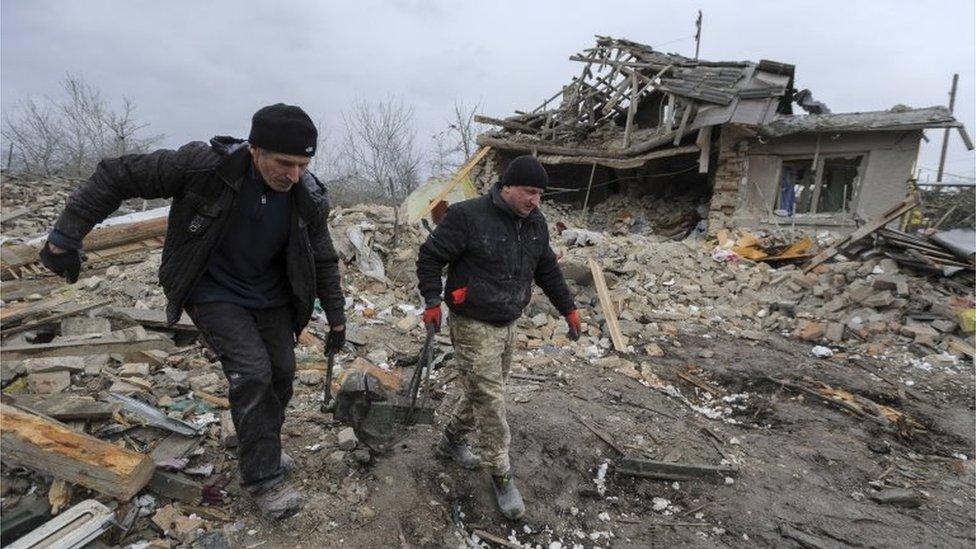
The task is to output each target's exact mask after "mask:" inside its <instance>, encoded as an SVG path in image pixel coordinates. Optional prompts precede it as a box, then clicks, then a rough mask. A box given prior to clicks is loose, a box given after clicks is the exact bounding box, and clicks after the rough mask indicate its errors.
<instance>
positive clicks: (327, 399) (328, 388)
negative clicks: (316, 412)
mask: <svg viewBox="0 0 976 549" xmlns="http://www.w3.org/2000/svg"><path fill="white" fill-rule="evenodd" d="M335 355H336V354H335V351H329V354H328V355H327V359H328V362H329V366H328V370H326V372H325V389H323V390H322V393H323V394H322V413H323V414H328V413H332V412H334V411H335V407H336V401H335V397H333V396H332V370H334V369H335Z"/></svg>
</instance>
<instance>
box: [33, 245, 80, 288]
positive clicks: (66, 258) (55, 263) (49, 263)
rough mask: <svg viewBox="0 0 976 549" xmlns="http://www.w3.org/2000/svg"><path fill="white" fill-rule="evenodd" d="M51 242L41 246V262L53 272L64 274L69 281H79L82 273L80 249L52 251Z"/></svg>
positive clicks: (59, 274)
mask: <svg viewBox="0 0 976 549" xmlns="http://www.w3.org/2000/svg"><path fill="white" fill-rule="evenodd" d="M50 246H51V244H50V243H48V242H45V243H44V247H43V248H41V263H42V264H43V265H44V266H45V267H47V268H48V270H49V271H51V272H52V273H54V274H56V275H58V276H63V277H64V278H65V279H66V280H67V281H68V283H72V284H73V283H75V282H77V281H78V275H79V274H80V273H81V254H79V253H78V250H65V251H63V252H61V253H59V254H56V253H54V252H52V251H51V247H50Z"/></svg>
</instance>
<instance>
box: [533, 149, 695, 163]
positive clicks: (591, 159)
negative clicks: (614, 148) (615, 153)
mask: <svg viewBox="0 0 976 549" xmlns="http://www.w3.org/2000/svg"><path fill="white" fill-rule="evenodd" d="M696 152H698V145H685V146H683V147H668V148H666V149H660V150H657V151H654V152H650V153H647V154H642V155H639V156H631V157H629V158H609V157H605V156H568V155H539V157H538V158H539V162H542V163H543V164H599V165H601V166H606V167H608V168H614V169H630V168H639V167H641V166H643V165H644V164H646V163H647V162H648V161H650V160H655V159H657V158H667V157H670V156H677V155H681V154H692V153H696Z"/></svg>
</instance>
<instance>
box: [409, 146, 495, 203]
mask: <svg viewBox="0 0 976 549" xmlns="http://www.w3.org/2000/svg"><path fill="white" fill-rule="evenodd" d="M490 150H491V147H489V146H484V147H481V148H480V149H478V152H476V153H474V155H472V156H471V158H469V159H468V161H467V162H465V163H464V166H461V169H460V170H458V171H457V173H456V174H454V177H452V178H451V180H450V181H449V182H448V183H447V185H444V188H443V189H441V192H439V193H437V196H435V197H434V198H433V199H431V201H430V203H429V204H427V207H426V208H424V211H423V212H422V213H421V214H420V216H419V218H423V217H426V216H427V214H429V213H430V211H431V210H433V209H434V206H436V205H437V204H438V203H439V202H440V201H441V200H444V197H445V196H447V195H449V194H451V191H453V190H454V187H457V185H458V183H460V182H461V180H462V179H464V178H465V177H466V176H467V175H468V174H469V173H471V170H472V169H474V167H475V166H477V165H478V163H479V162H481V160H482V159H483V158H484V157H485V155H487V154H488V151H490Z"/></svg>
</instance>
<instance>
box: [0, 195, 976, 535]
mask: <svg viewBox="0 0 976 549" xmlns="http://www.w3.org/2000/svg"><path fill="white" fill-rule="evenodd" d="M23 184H24V183H23V182H22V181H21V180H17V179H6V180H5V181H4V183H3V185H4V187H3V188H4V197H3V200H4V203H3V207H4V211H7V212H10V211H16V210H17V208H22V207H24V206H26V205H27V204H28V203H29V200H31V198H30V196H29V194H28V193H26V192H22V191H23V190H22V189H20V191H18V190H17V189H18V188H19V187H18V185H23ZM60 200H63V196H62V197H61V198H60ZM661 200H663V199H661ZM697 206H698V204H695V203H694V202H693V201H692V202H688V203H686V205H685V210H683V211H685V212H686V213H689V214H693V213H694V211H695V208H696V207H697ZM912 207H914V204H913V203H911V201H910V200H908V201H906V202H905V203H904V204H903V209H904V208H908V209H911V208H912ZM136 209H138V208H136ZM543 210H544V212H545V213H546V216H547V218H548V220H549V222H550V228H551V238H552V244H553V247H554V249H555V251H556V253H557V255H558V256H559V257H560V265H561V267H562V269H563V272H564V274H565V276H566V278H567V281H568V282H569V284H570V288H571V290H572V291H573V293H574V295H575V296H576V299H577V304H578V306H579V307H580V311H581V316H582V318H583V323H584V334H583V336H582V337H581V339H580V341H579V342H575V343H574V342H571V341H570V340H569V339H568V338H567V336H566V326H565V323H564V321H563V320H562V319H561V318H559V316H558V313H557V312H556V311H555V310H554V309H553V308H552V307H551V305H549V303H548V301H547V300H546V299H545V297H544V296H542V295H541V293H537V295H535V296H534V297H533V299H532V302H531V303H530V305H529V307H528V309H527V311H526V313H525V315H524V317H523V318H522V319H521V320H519V321H518V351H517V353H516V357H515V363H514V365H513V371H512V374H511V379H510V382H509V390H508V403H509V421H510V424H511V427H512V433H513V435H512V436H513V441H512V460H513V464H514V467H515V473H516V475H517V477H518V478H519V479H520V483H521V486H522V489H523V493H524V496H525V499H526V503H527V508H528V511H527V514H526V517H525V518H524V519H523V520H520V521H518V522H508V521H505V520H503V519H502V518H501V516H500V515H499V514H498V513H497V511H496V509H495V508H494V504H493V501H492V500H491V499H490V490H489V488H488V482H489V480H488V476H487V474H478V473H470V472H466V471H463V470H461V469H458V468H456V467H454V466H453V465H452V464H450V463H447V462H444V461H440V460H438V459H436V458H435V457H434V454H433V446H434V445H435V444H436V441H437V437H438V436H439V429H440V428H441V427H442V426H443V424H444V423H445V421H446V418H447V417H448V414H449V413H450V410H451V408H452V406H453V404H454V402H455V401H456V399H457V397H458V394H459V393H458V388H457V387H455V384H454V383H453V382H452V381H453V379H454V378H455V377H456V375H457V373H456V371H455V368H454V367H453V366H452V353H451V347H450V341H449V338H448V337H447V336H446V334H444V333H441V334H439V335H438V336H437V337H436V340H435V341H436V344H437V345H436V346H437V349H436V351H435V356H436V359H435V360H434V362H433V364H434V366H433V371H432V372H431V379H432V387H431V388H430V392H429V397H430V399H431V400H430V401H431V403H432V404H433V406H434V407H435V408H436V413H435V416H434V419H433V422H432V424H430V425H427V424H418V425H413V426H401V427H399V429H400V432H398V433H397V434H398V437H397V442H396V443H395V444H394V446H393V448H392V450H391V451H386V452H383V451H378V450H377V449H375V448H370V446H369V445H367V444H365V443H364V442H363V441H360V440H358V439H357V435H356V433H355V432H354V430H353V429H351V428H350V427H347V426H345V425H341V424H339V423H338V422H337V421H335V420H334V418H333V417H332V416H331V414H326V413H323V412H322V411H321V410H320V406H321V404H322V401H323V395H324V390H325V388H324V378H325V357H324V354H323V351H322V349H323V339H322V336H324V333H325V330H327V327H326V326H325V323H324V315H323V317H321V318H319V317H316V319H314V320H313V323H312V325H311V326H310V328H309V329H308V330H307V331H306V332H305V333H304V334H303V335H302V337H301V338H300V341H299V348H298V352H297V354H298V360H299V363H298V374H297V377H296V380H295V396H294V398H293V400H292V404H291V406H290V408H289V411H288V416H287V419H286V422H285V426H284V433H283V438H284V447H285V450H286V451H287V452H288V453H289V454H290V455H291V456H292V457H294V458H295V459H296V461H297V468H296V470H295V471H294V472H293V473H291V475H292V476H293V478H295V479H297V481H298V482H299V483H300V484H301V487H302V489H303V490H304V492H305V494H306V497H307V498H308V504H307V506H306V508H305V510H304V511H302V512H301V513H300V514H299V515H297V516H295V517H293V518H291V519H288V520H287V521H285V522H283V523H271V522H268V521H266V520H264V519H261V518H260V517H259V515H258V513H257V510H256V508H254V507H253V506H252V504H251V503H250V502H249V501H248V500H247V499H246V498H245V497H243V495H242V494H241V491H240V488H239V487H238V485H237V479H238V473H237V463H236V457H235V450H234V446H235V444H236V439H235V437H236V435H235V433H234V432H233V424H232V422H231V421H230V418H229V411H228V401H227V399H226V381H225V379H224V378H223V375H222V373H221V371H220V365H219V362H217V361H216V359H215V356H214V355H213V354H212V353H210V352H209V351H208V350H207V349H206V348H204V347H203V346H201V344H200V343H199V342H198V341H197V338H196V330H195V328H194V327H193V325H192V323H191V322H189V320H188V319H186V318H184V319H183V320H181V321H180V322H179V323H177V324H176V325H173V326H167V325H166V323H165V319H164V314H163V312H162V311H163V308H164V304H165V301H164V298H163V296H162V294H161V290H160V289H159V286H158V284H157V282H156V269H157V268H158V265H159V261H160V256H159V254H160V247H161V241H162V238H163V236H164V234H165V223H164V222H163V223H160V222H159V221H158V220H159V219H165V211H163V212H161V213H154V212H157V211H156V210H152V209H149V210H147V211H145V212H142V213H138V214H129V215H137V216H141V217H139V218H136V220H134V221H131V219H133V218H131V217H123V218H119V219H121V221H120V222H119V224H117V225H109V226H106V227H103V228H97V229H96V230H95V231H94V232H93V233H92V235H90V237H89V239H90V241H86V250H87V252H88V256H89V257H88V262H87V263H86V264H85V270H84V272H83V274H82V277H81V279H80V280H79V281H78V282H77V283H75V284H72V285H65V284H63V283H61V282H60V281H59V280H56V279H54V278H53V277H52V276H49V275H48V274H47V273H45V272H44V271H43V269H42V268H40V267H38V266H37V265H36V264H34V263H33V261H34V257H33V256H31V255H30V253H29V252H30V250H31V249H34V250H35V253H36V248H32V247H33V246H36V245H37V242H36V239H35V240H34V241H32V240H31V239H30V238H28V236H33V235H36V234H38V233H42V232H43V228H44V227H45V226H46V225H47V224H48V223H49V222H50V217H49V212H46V211H45V210H44V209H43V208H38V209H36V211H34V210H30V211H28V212H26V213H21V214H19V215H18V216H17V217H16V220H15V221H5V224H4V234H5V235H7V227H8V225H7V223H11V226H14V225H13V223H16V227H20V228H24V229H25V230H24V231H23V232H21V233H20V234H19V235H18V236H23V237H24V238H21V239H17V241H13V240H10V241H7V242H5V243H4V246H3V248H2V251H3V254H4V256H3V258H2V259H3V298H2V299H3V307H2V308H0V320H2V332H0V333H2V336H3V344H2V347H0V351H2V359H3V360H2V384H3V401H2V407H3V422H2V478H0V480H2V487H0V490H2V500H0V501H2V511H3V516H4V521H3V522H4V524H3V536H4V539H3V544H4V545H6V544H7V543H8V541H9V540H11V539H14V538H15V537H16V536H20V535H24V534H25V533H27V532H30V531H32V530H35V529H36V528H38V527H40V526H42V525H45V523H48V521H54V520H57V519H58V517H69V514H70V513H72V512H81V511H78V510H75V507H76V506H88V507H85V509H88V508H91V509H95V510H94V511H90V512H89V513H88V515H87V516H90V517H95V518H93V519H91V520H89V522H88V523H86V525H85V526H83V527H81V526H79V527H78V528H77V530H78V531H76V532H75V534H77V535H79V536H81V535H83V534H84V535H87V536H89V537H88V538H86V539H95V538H97V541H96V542H95V543H96V544H99V543H100V544H103V545H101V546H121V547H133V548H149V547H152V548H162V547H210V548H219V547H259V546H265V547H286V546H289V547H342V546H347V547H391V546H392V547H542V548H550V549H552V548H571V547H586V548H589V547H652V546H658V545H681V546H700V547H725V546H728V547H756V546H763V547H765V546H775V547H845V546H864V547H918V546H939V547H971V546H972V544H973V540H974V519H973V508H974V503H976V499H974V496H976V494H974V474H976V469H974V466H973V457H974V437H973V432H974V429H976V426H974V412H973V401H974V378H973V347H974V345H973V329H974V326H973V321H974V319H973V307H974V301H973V291H972V272H973V270H972V261H971V259H970V260H969V261H968V262H967V261H966V260H964V259H960V258H958V257H957V256H953V255H952V254H951V252H947V251H946V248H944V247H942V246H941V245H940V244H938V242H936V241H934V240H932V239H930V238H927V237H924V236H920V235H917V234H908V233H900V232H899V231H894V230H893V229H883V228H881V226H882V225H885V224H886V223H887V221H886V220H889V219H888V218H882V219H879V220H874V221H878V223H874V224H875V225H878V226H877V227H875V228H874V230H871V231H867V230H865V231H862V232H864V233H865V234H863V235H861V237H860V238H853V237H844V238H840V237H832V236H829V235H827V234H826V233H814V234H808V235H803V234H801V233H799V232H789V231H755V232H750V231H745V230H722V231H719V232H718V233H717V234H715V235H712V236H708V235H705V234H701V233H699V232H695V231H694V230H693V229H694V227H695V225H696V224H697V222H698V219H696V218H695V216H694V215H684V214H680V213H674V212H675V211H676V210H674V209H673V208H670V207H669V206H668V204H662V203H660V202H655V199H653V198H651V197H645V199H643V200H640V201H624V200H619V199H615V198H611V199H609V200H607V201H604V202H602V203H601V204H599V205H598V206H597V207H596V208H595V209H594V210H593V211H592V212H590V213H588V214H587V215H582V214H581V213H580V212H579V211H578V210H576V211H574V210H572V209H570V208H569V207H568V206H565V205H562V204H557V203H552V202H546V203H544V204H543ZM669 212H670V217H669ZM902 213H903V212H902ZM159 215H163V217H161V218H160V217H159ZM898 215H900V213H899V214H898ZM32 216H33V217H32ZM394 217H395V216H394V212H393V210H392V209H391V208H388V207H382V206H376V205H362V206H356V207H349V208H336V209H334V210H333V212H332V214H331V219H330V226H331V228H332V234H333V239H334V241H335V243H336V247H337V250H338V251H339V252H340V255H341V258H342V267H343V287H344V290H345V292H346V296H347V303H346V305H347V314H348V315H349V318H350V328H349V329H350V332H349V334H348V340H349V343H348V344H347V348H346V352H344V353H341V354H340V355H339V356H338V360H337V364H336V369H337V379H336V382H335V383H334V387H338V386H339V384H340V383H341V382H342V379H343V376H344V375H347V374H348V373H349V372H352V371H362V372H369V373H372V374H373V375H375V376H376V377H377V378H378V379H380V380H381V381H382V383H383V384H384V386H387V387H388V388H389V389H391V390H394V391H395V390H398V389H401V388H402V387H403V386H405V385H406V382H407V380H409V378H410V377H411V374H412V369H413V368H414V367H415V366H416V364H417V359H418V354H419V352H420V348H421V344H422V341H423V336H424V333H423V332H424V331H423V328H422V326H421V323H420V320H419V313H420V312H421V309H420V302H419V298H418V296H417V293H416V279H415V276H414V262H415V260H416V253H417V248H418V247H419V245H420V243H421V242H422V240H423V238H424V237H425V235H426V231H425V229H423V228H422V227H420V226H414V225H402V226H400V227H399V228H398V230H397V232H398V234H397V235H396V239H397V240H396V245H395V246H394V244H393V242H394V234H393V233H394ZM126 220H130V221H126ZM889 221H890V220H889ZM31 224H33V225H31ZM871 226H872V223H870V222H869V223H868V224H866V225H865V227H867V228H870V227H871ZM28 227H33V228H34V229H35V230H34V232H33V233H31V232H29V231H27V230H26V228H28ZM686 235H688V236H687V238H685V236H686ZM854 236H857V235H856V234H855V235H854ZM8 240H9V239H8ZM906 250H907V251H910V252H911V253H907V252H906ZM926 257H927V258H928V259H927V260H926V259H920V258H926ZM899 258H900V260H899ZM940 261H941V263H939V262H940ZM957 264H961V265H963V267H959V265H957ZM811 266H812V267H811ZM952 267H957V268H954V269H953V268H952ZM947 268H948V269H949V271H951V272H952V273H953V274H952V276H947V275H946V274H945V273H946V272H949V271H946V270H945V269H947ZM78 449H81V451H79V450H78ZM79 509H81V507H79ZM106 516H107V517H110V519H106V518H105V517H106ZM65 520H67V518H66V519H65ZM48 524H50V523H48ZM82 529H84V532H82V531H81V530H82ZM36 533H37V532H36V531H35V532H32V534H36Z"/></svg>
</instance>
